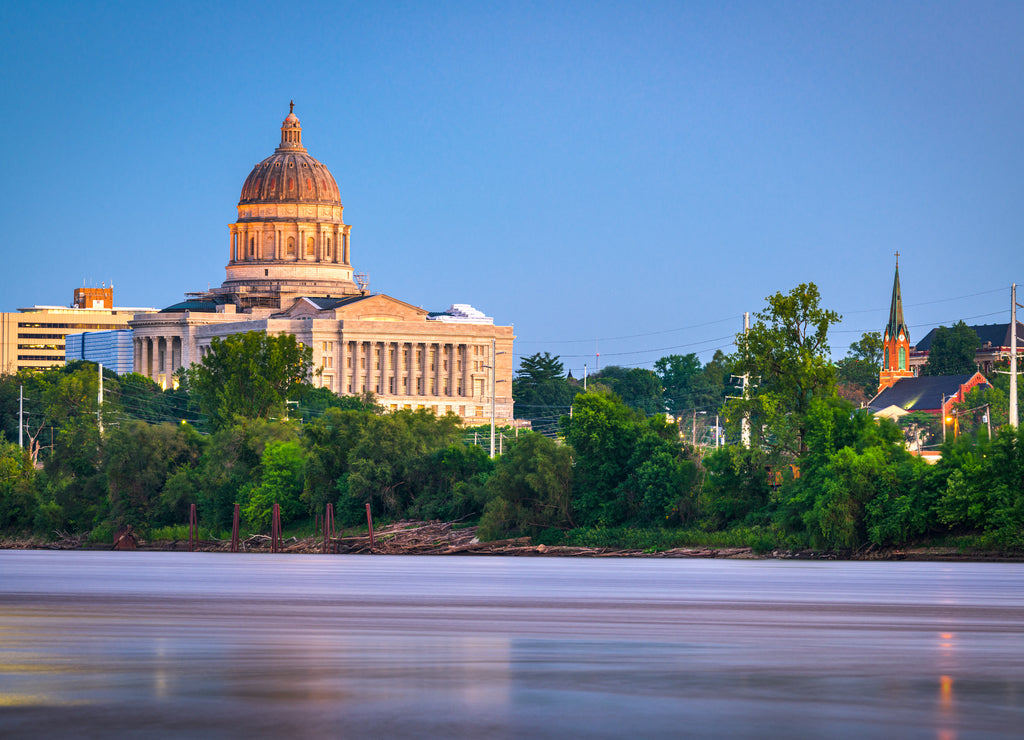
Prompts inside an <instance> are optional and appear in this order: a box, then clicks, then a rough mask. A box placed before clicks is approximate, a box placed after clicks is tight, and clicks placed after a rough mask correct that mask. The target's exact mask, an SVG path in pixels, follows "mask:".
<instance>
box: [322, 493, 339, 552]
mask: <svg viewBox="0 0 1024 740" xmlns="http://www.w3.org/2000/svg"><path fill="white" fill-rule="evenodd" d="M335 534H336V533H335V531H334V504H327V509H326V510H325V511H324V554H325V555H326V554H327V553H328V552H336V551H337V543H336V542H334V537H335ZM328 547H330V550H328Z"/></svg>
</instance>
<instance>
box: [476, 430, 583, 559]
mask: <svg viewBox="0 0 1024 740" xmlns="http://www.w3.org/2000/svg"><path fill="white" fill-rule="evenodd" d="M572 469H573V468H572V456H571V454H570V451H569V448H567V447H565V446H559V445H557V444H555V442H553V441H552V440H550V439H548V438H547V437H545V436H543V435H541V434H530V433H527V434H524V435H523V436H522V437H520V439H519V440H518V441H517V442H516V443H515V445H513V447H512V449H510V450H509V451H508V452H507V453H505V454H504V455H502V456H501V457H500V458H499V459H498V461H497V464H496V465H495V468H494V472H493V473H492V474H491V476H490V477H489V478H488V479H487V492H488V494H489V496H490V497H491V498H490V500H489V501H488V502H487V506H486V507H485V508H484V514H483V517H482V518H481V519H480V530H479V532H480V538H481V539H482V540H493V539H497V538H499V537H505V536H508V535H519V534H522V535H536V534H539V533H540V532H541V531H543V530H545V529H552V528H558V529H565V528H568V527H571V526H572V515H571V501H570V492H571V482H572Z"/></svg>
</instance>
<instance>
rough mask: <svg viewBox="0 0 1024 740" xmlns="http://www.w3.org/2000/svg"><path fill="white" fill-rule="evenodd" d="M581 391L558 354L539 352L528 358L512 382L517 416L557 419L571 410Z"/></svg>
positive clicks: (520, 365)
mask: <svg viewBox="0 0 1024 740" xmlns="http://www.w3.org/2000/svg"><path fill="white" fill-rule="evenodd" d="M577 392H578V391H577V388H576V387H575V386H574V385H572V384H571V383H569V381H568V380H567V379H566V377H565V367H564V366H563V365H562V362H561V360H559V359H558V356H557V355H555V356H552V355H551V354H550V353H548V352H544V353H543V354H541V353H540V352H537V353H536V354H533V355H530V356H529V357H524V358H522V360H520V361H519V370H518V372H517V373H516V377H515V378H514V379H513V381H512V400H513V401H514V402H515V414H516V418H519V419H530V420H539V419H552V420H557V419H558V418H559V417H560V416H561V415H562V414H564V413H565V412H566V411H567V410H568V409H569V406H570V405H571V404H572V399H573V398H574V397H575V395H576V393H577Z"/></svg>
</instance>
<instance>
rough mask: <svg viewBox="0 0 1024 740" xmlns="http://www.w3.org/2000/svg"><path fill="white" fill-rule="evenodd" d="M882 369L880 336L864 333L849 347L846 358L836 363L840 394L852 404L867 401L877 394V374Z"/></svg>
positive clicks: (873, 333) (874, 332)
mask: <svg viewBox="0 0 1024 740" xmlns="http://www.w3.org/2000/svg"><path fill="white" fill-rule="evenodd" d="M881 367H882V334H881V332H877V331H869V332H864V334H863V335H861V338H860V339H859V340H858V341H856V342H853V343H852V344H851V345H850V348H849V350H848V351H847V353H846V357H844V358H843V359H841V360H840V361H839V362H837V363H836V374H837V380H838V381H839V386H840V394H841V395H843V397H844V398H846V399H847V400H849V401H852V402H854V403H857V402H863V401H868V400H870V399H872V398H874V397H875V395H876V394H877V393H878V373H879V370H881Z"/></svg>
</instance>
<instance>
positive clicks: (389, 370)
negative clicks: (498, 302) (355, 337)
mask: <svg viewBox="0 0 1024 740" xmlns="http://www.w3.org/2000/svg"><path fill="white" fill-rule="evenodd" d="M470 347H471V345H468V344H454V343H448V342H390V341H385V342H379V341H348V342H344V343H342V346H341V356H340V357H339V358H338V359H339V360H340V361H341V362H340V367H339V370H340V372H339V384H340V387H339V392H340V393H342V394H345V393H356V394H358V393H362V392H363V391H365V390H368V391H373V392H374V393H376V394H378V395H381V396H439V397H445V396H451V397H459V398H471V397H473V395H474V389H473V385H472V382H473V380H475V379H476V380H481V379H483V378H486V377H487V376H486V373H487V372H488V371H487V370H486V369H485V368H483V362H482V361H481V366H480V369H479V370H478V371H476V372H474V371H472V370H471V367H470V362H471V359H470ZM478 351H481V350H478ZM431 365H433V366H432V367H431ZM483 386H484V388H486V383H483Z"/></svg>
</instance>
